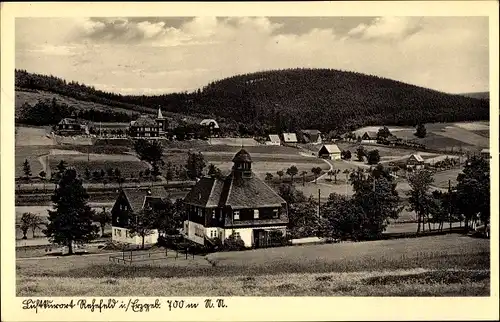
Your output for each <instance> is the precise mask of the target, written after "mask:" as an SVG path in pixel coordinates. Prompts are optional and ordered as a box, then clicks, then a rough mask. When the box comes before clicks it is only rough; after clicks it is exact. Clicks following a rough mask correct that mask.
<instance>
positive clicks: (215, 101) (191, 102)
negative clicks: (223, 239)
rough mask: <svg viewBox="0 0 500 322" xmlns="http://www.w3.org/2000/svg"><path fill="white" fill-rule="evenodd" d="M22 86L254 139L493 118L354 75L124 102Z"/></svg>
mask: <svg viewBox="0 0 500 322" xmlns="http://www.w3.org/2000/svg"><path fill="white" fill-rule="evenodd" d="M16 86H18V87H21V88H25V89H26V88H28V89H38V90H45V91H52V92H56V93H60V94H64V95H67V96H71V97H75V98H78V99H82V100H85V101H92V102H98V103H102V104H107V105H110V106H114V107H117V108H124V109H133V110H137V109H144V108H145V109H150V110H153V109H156V108H157V107H158V106H162V109H163V110H165V111H170V112H175V113H182V114H188V115H192V116H201V115H209V116H213V117H217V118H218V119H220V120H221V121H222V122H225V121H231V122H236V123H238V124H239V126H240V130H242V131H243V132H245V131H247V132H249V133H265V132H268V131H277V132H281V131H286V130H290V131H295V130H298V129H301V128H302V129H303V128H317V129H319V130H321V131H323V132H328V131H331V130H337V131H345V130H349V129H354V128H358V127H361V126H366V125H375V124H387V125H415V124H416V123H418V122H424V123H429V122H457V121H473V120H486V119H489V103H488V101H487V100H480V99H475V98H469V97H465V96H462V95H452V94H446V93H442V92H438V91H435V90H430V89H426V88H422V87H418V86H414V85H409V84H405V83H402V82H398V81H394V80H390V79H384V78H380V77H377V76H368V75H364V74H360V73H354V72H344V71H339V70H329V69H289V70H276V71H264V72H257V73H252V74H246V75H237V76H233V77H229V78H226V79H223V80H219V81H216V82H212V83H210V84H208V85H207V86H205V87H204V88H203V89H200V90H197V91H195V92H193V93H174V94H165V95H156V96H144V95H142V96H125V95H120V94H115V93H107V92H103V91H99V90H96V89H95V88H93V87H89V86H85V85H82V84H78V83H76V82H69V83H68V82H66V81H65V80H62V79H59V78H57V77H53V76H44V75H36V74H30V73H28V72H26V71H19V70H18V71H16Z"/></svg>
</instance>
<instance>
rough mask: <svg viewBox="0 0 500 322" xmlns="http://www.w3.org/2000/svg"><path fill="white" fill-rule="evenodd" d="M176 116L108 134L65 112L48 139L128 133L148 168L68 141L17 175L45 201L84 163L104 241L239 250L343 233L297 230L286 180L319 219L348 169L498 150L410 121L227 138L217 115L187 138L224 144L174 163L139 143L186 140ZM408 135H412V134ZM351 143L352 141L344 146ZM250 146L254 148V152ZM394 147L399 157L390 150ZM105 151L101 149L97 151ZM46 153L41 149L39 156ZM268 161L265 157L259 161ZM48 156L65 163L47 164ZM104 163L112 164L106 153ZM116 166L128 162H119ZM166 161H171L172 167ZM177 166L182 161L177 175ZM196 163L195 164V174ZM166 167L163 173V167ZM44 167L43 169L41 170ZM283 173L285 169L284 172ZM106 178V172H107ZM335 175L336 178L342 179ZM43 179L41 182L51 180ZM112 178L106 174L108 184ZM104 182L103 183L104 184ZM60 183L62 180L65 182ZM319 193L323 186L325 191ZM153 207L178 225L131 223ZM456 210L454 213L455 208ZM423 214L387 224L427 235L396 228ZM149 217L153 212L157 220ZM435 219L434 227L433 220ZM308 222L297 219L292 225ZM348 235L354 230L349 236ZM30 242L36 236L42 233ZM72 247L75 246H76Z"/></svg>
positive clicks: (39, 227) (441, 165)
mask: <svg viewBox="0 0 500 322" xmlns="http://www.w3.org/2000/svg"><path fill="white" fill-rule="evenodd" d="M169 124H171V123H170V122H169V119H168V118H167V117H164V116H163V114H162V111H161V109H160V108H159V109H158V111H157V113H156V115H155V116H150V115H141V116H139V118H138V119H137V120H134V121H131V122H130V123H129V124H128V126H127V127H125V126H126V125H125V124H124V125H122V128H121V129H120V130H113V131H109V130H108V131H107V132H106V134H103V133H102V128H103V124H102V123H101V124H99V125H97V124H94V125H93V126H92V125H91V123H90V122H82V121H80V120H77V119H70V118H65V119H62V120H61V121H60V122H59V123H58V124H57V125H56V126H54V127H53V128H52V131H51V133H50V134H49V133H47V134H46V135H45V136H46V137H45V139H49V138H50V139H51V140H54V141H56V139H55V138H56V137H57V138H63V139H64V138H66V141H65V142H64V143H63V144H62V145H61V147H63V146H64V148H65V149H67V147H68V146H71V145H70V144H68V143H67V142H68V141H67V139H68V138H73V139H75V138H76V139H77V140H81V138H82V137H83V138H85V137H88V138H89V139H90V142H92V141H93V142H98V140H101V141H102V140H106V142H109V143H108V144H110V145H111V146H112V145H113V140H117V142H120V143H119V144H123V141H126V142H130V143H131V144H132V145H134V144H135V150H134V149H132V150H131V151H132V152H129V153H134V154H136V155H137V157H138V159H140V160H141V163H146V164H147V165H148V167H149V168H145V169H144V171H140V172H139V174H138V175H137V177H136V178H134V175H133V173H130V169H126V168H122V167H120V166H119V167H116V168H115V169H113V168H111V170H109V169H106V171H104V170H103V169H100V172H99V171H95V170H93V171H91V170H89V167H90V165H91V164H92V162H91V156H90V154H89V153H88V154H87V155H85V153H78V154H77V156H79V162H78V163H77V168H74V167H72V166H73V164H72V161H71V160H72V159H71V156H73V154H72V152H71V150H60V151H62V152H64V153H62V154H61V155H59V156H57V155H56V156H57V157H58V159H56V160H53V161H52V162H46V163H45V164H44V166H45V168H43V170H42V171H41V172H40V176H39V178H36V177H31V178H30V177H29V176H26V174H28V173H27V172H26V170H27V169H26V167H28V168H30V164H29V163H26V162H27V159H26V160H24V162H23V171H24V174H25V175H24V176H20V177H19V181H18V184H17V187H18V189H19V190H18V192H17V193H16V194H17V197H18V198H19V199H23V198H24V199H31V200H33V197H35V199H36V198H38V200H42V201H41V204H46V202H43V200H46V201H48V199H47V198H48V195H50V193H51V191H52V190H53V189H54V188H50V189H49V188H48V186H50V185H51V184H52V185H54V184H57V181H58V180H60V179H61V177H62V176H63V175H64V171H65V170H66V168H67V169H78V170H80V171H81V172H85V179H83V181H85V182H87V184H86V187H87V189H89V191H92V193H93V196H92V197H91V200H92V199H93V198H96V200H95V201H94V203H96V204H99V203H101V204H105V205H107V206H108V207H106V206H103V207H99V208H96V209H95V210H96V211H97V213H98V214H97V215H96V216H95V217H96V218H99V217H102V218H101V219H100V220H101V221H100V225H101V228H102V231H101V238H100V241H101V243H102V242H104V241H106V240H108V241H106V243H112V244H113V245H114V247H115V248H117V249H134V248H140V249H144V247H145V246H147V247H151V246H153V245H156V244H158V243H159V242H160V243H161V242H163V243H165V242H166V240H165V238H166V237H168V236H170V237H171V238H174V239H175V240H176V241H177V242H178V241H179V240H184V242H183V245H184V246H183V247H184V248H188V247H189V246H187V245H190V246H191V249H195V248H198V249H199V250H198V251H204V252H207V251H216V250H222V249H225V245H226V244H227V245H228V246H227V247H229V249H233V248H234V249H235V250H240V249H245V248H262V247H270V246H285V245H299V244H310V243H314V244H317V243H326V242H332V241H337V240H340V239H339V238H333V239H332V238H326V237H325V236H321V234H320V233H319V230H318V231H314V229H312V228H311V227H312V226H314V225H318V222H315V223H312V222H311V223H309V224H306V226H307V225H309V226H311V227H308V229H309V230H310V235H307V234H306V235H304V234H294V233H290V229H289V227H288V226H289V224H290V221H289V218H288V217H289V215H288V213H289V212H290V208H291V207H293V205H291V204H289V202H290V200H285V199H284V198H283V196H286V193H285V192H283V190H284V188H283V187H284V186H287V185H288V186H291V187H293V189H295V185H296V186H297V189H295V190H296V193H299V194H300V195H302V196H304V197H306V198H312V200H313V202H311V203H310V205H309V206H310V207H311V208H314V209H309V210H310V211H312V212H313V213H316V214H317V215H315V216H317V217H318V218H317V220H321V214H320V209H321V203H322V202H323V203H325V202H326V203H327V202H328V197H329V195H330V193H341V194H344V195H345V196H351V195H352V194H353V191H352V190H353V189H352V187H349V186H350V185H351V182H350V180H351V179H350V178H349V177H351V178H352V174H354V173H356V171H361V173H363V174H364V173H365V172H366V173H371V171H373V169H376V168H377V166H378V167H380V168H381V169H384V171H386V172H387V173H388V174H389V175H390V178H391V180H392V179H394V180H395V181H396V182H398V183H399V184H400V185H401V184H405V181H408V178H409V176H411V175H412V174H413V173H415V172H417V171H419V170H424V169H425V170H427V171H429V172H430V173H434V176H438V177H439V174H440V173H442V172H451V173H456V174H458V173H459V171H460V170H461V169H462V168H463V166H464V165H465V163H466V162H468V161H467V160H469V158H472V157H473V158H476V156H477V157H478V158H484V159H486V160H488V159H489V158H490V155H489V150H488V149H486V148H483V149H479V148H477V147H475V149H474V150H466V151H464V150H461V149H457V150H455V151H447V153H443V152H444V151H441V150H437V149H436V148H435V149H432V148H429V149H426V148H425V146H424V145H423V144H420V143H418V142H417V140H414V139H413V140H408V139H407V138H406V139H405V138H402V137H401V136H402V134H401V133H399V132H403V133H404V135H405V137H407V136H408V129H398V128H394V129H393V133H395V134H392V133H391V131H390V130H389V129H388V128H387V127H381V128H379V130H378V131H373V130H372V129H368V130H366V131H363V129H361V130H358V131H355V132H349V133H345V134H344V135H341V136H340V137H337V138H333V139H331V138H330V139H325V138H324V135H323V134H322V133H321V132H320V131H318V130H314V129H307V130H301V131H298V132H297V133H280V134H269V135H268V136H267V138H266V139H265V140H264V139H262V138H260V139H254V138H252V139H249V138H240V139H238V138H234V137H233V138H225V137H222V136H221V128H220V126H219V124H218V123H217V121H216V120H215V119H204V120H202V121H201V122H200V123H199V124H198V126H196V124H195V125H194V126H193V125H191V127H190V128H191V129H194V130H192V131H191V132H189V131H188V132H185V137H183V138H182V142H190V141H193V142H199V141H201V142H210V141H215V140H219V141H221V143H219V144H217V143H216V144H211V145H208V144H207V147H210V148H209V149H208V151H205V152H203V153H202V154H200V153H198V154H199V155H201V160H196V155H195V153H194V152H192V149H189V151H187V154H188V155H189V159H188V160H186V162H187V163H186V164H185V165H182V164H181V165H178V168H175V166H172V164H171V162H170V161H168V157H167V158H166V159H167V163H168V166H167V165H166V163H165V162H164V161H163V157H164V156H171V154H169V152H170V151H169V149H168V148H165V149H164V148H160V152H158V151H157V152H156V154H158V153H160V154H161V155H160V156H159V157H157V159H156V160H155V159H154V157H153V159H152V157H151V156H149V155H141V152H140V151H138V150H137V142H146V144H150V145H152V146H155V142H156V143H158V142H160V144H159V146H163V144H165V143H164V142H170V143H167V146H168V144H175V142H178V140H177V138H176V136H175V135H174V134H173V133H174V132H176V131H175V129H173V128H172V127H171V126H169ZM104 128H107V127H106V124H104ZM457 128H458V127H457ZM417 131H418V129H417ZM424 131H425V129H424ZM91 133H98V134H97V135H94V134H91ZM415 133H416V132H415ZM398 134H399V135H398ZM410 135H411V136H413V137H414V135H413V133H410ZM231 141H232V142H231ZM56 142H57V141H56ZM69 142H71V140H70V141H69ZM132 142H134V143H132ZM161 142H163V143H161ZM239 142H241V144H240V143H239ZM51 144H52V143H51ZM94 144H95V143H94ZM101 144H102V143H101ZM245 144H247V146H245ZM464 145H465V144H464ZM73 146H80V147H82V146H83V147H86V146H87V145H78V143H76V144H75V145H73ZM339 146H340V147H339ZM87 147H88V146H87ZM218 147H224V149H225V151H213V150H212V149H214V148H218ZM346 147H347V148H350V149H346ZM228 148H229V149H228ZM276 149H279V150H276ZM51 151H54V150H53V149H52V150H51ZM230 151H232V152H230ZM248 151H256V153H249V152H248ZM379 151H382V152H379ZM235 152H236V153H235ZM391 152H393V153H394V154H395V155H396V156H389V154H391ZM401 152H404V153H405V154H402V153H401ZM436 152H437V153H436ZM147 153H149V152H146V154H147ZM153 153H155V152H153ZM381 153H382V154H383V155H382V156H381ZM179 154H180V153H179ZM97 155H98V154H95V153H94V154H93V155H92V158H95V156H97ZM101 155H102V156H104V155H103V154H101ZM204 155H205V158H208V160H209V161H211V162H210V163H209V164H208V163H206V162H205V160H204ZM222 155H223V156H222ZM252 155H253V156H254V157H253V158H252ZM48 157H52V158H54V157H55V156H54V155H52V156H51V155H50V153H49V155H48V156H47V159H48ZM66 157H68V158H66ZM85 158H87V162H85ZM287 158H289V159H290V162H289V165H288V167H287V166H286V162H282V161H285V160H286V159H287ZM40 159H43V158H42V157H40ZM82 159H83V160H82ZM115 159H116V160H117V161H118V159H120V161H121V160H123V161H125V159H126V158H125V155H124V157H122V158H120V157H119V155H118V156H117V157H115ZM253 159H255V161H253ZM75 161H76V159H75ZM82 161H83V164H84V165H85V163H86V168H85V171H82ZM294 161H299V162H294ZM190 162H192V163H197V162H198V163H200V164H199V165H194V168H195V169H194V170H192V169H190V166H189V163H190ZM160 163H161V164H163V166H159V164H160ZM261 163H263V166H261V165H260V164H261ZM273 163H275V164H273ZM50 164H54V165H57V166H56V167H53V168H49V167H50ZM66 164H67V167H66ZM103 164H104V165H106V161H104V163H103ZM277 164H283V165H284V166H283V168H282V169H278V168H277V171H276V172H274V173H273V172H271V171H272V169H273V168H274V166H275V165H277ZM75 165H76V164H75ZM117 165H120V164H119V163H117ZM124 165H125V164H124ZM297 165H299V166H297ZM303 166H306V167H307V166H309V168H308V169H307V168H305V169H304V167H303ZM166 167H168V169H165V168H166ZM171 167H173V168H175V169H176V173H175V174H174V173H173V170H172V169H173V168H171ZM196 167H198V169H196ZM299 167H300V169H299ZM162 168H163V169H162ZM164 169H165V170H166V173H165V170H164ZM56 170H57V171H56ZM183 170H184V171H183ZM304 170H305V171H304ZM29 171H31V170H30V169H29ZM189 171H191V172H193V173H191V174H188V172H189ZM207 171H208V172H207ZM81 172H80V173H77V176H78V178H81V177H83V173H81ZM162 172H164V175H161V174H162ZM196 172H197V173H196ZM47 173H52V174H51V177H50V178H47ZM42 174H43V175H44V177H42V179H40V177H41V175H42ZM276 176H277V177H279V179H278V180H277V178H276ZM448 176H449V175H448ZM104 177H107V180H106V179H104ZM286 177H289V178H286ZM294 177H295V178H294ZM327 177H329V179H328V178H327ZM332 177H335V180H333V179H332ZM337 177H338V178H337ZM341 177H342V178H343V179H341ZM337 179H338V180H337ZM452 179H453V180H454V179H456V178H451V179H449V180H447V182H446V180H445V182H440V186H432V185H429V186H428V187H427V188H426V189H429V188H430V189H431V190H434V191H438V192H441V193H443V192H448V193H449V192H450V191H451V190H450V189H451V183H450V182H451V180H452ZM440 180H441V179H440ZM40 181H43V184H42V185H43V188H42V186H41V184H40ZM106 181H108V182H107V183H106ZM169 181H170V182H169ZM306 181H307V186H306ZM337 181H338V182H337ZM28 182H29V183H28ZM98 182H101V185H99V184H98ZM406 185H407V183H406ZM54 187H56V189H57V185H55V186H54ZM280 189H281V190H280ZM322 190H323V192H322ZM99 191H101V195H102V194H107V198H104V199H106V202H102V201H103V199H102V197H99V196H100V194H99ZM321 193H323V199H322V198H321ZM280 194H281V195H280ZM44 195H45V196H46V197H44ZM94 195H95V196H96V197H94ZM110 195H112V196H113V198H114V200H113V199H110V198H109V197H110ZM325 198H326V199H325ZM176 199H178V200H176ZM292 199H293V198H292ZM172 202H178V203H179V204H181V203H182V206H180V207H181V210H179V209H176V211H172V206H173V203H172ZM153 205H154V206H153ZM35 207H36V206H35ZM169 207H170V208H169ZM21 208H22V207H21ZM28 208H29V207H28ZM148 209H149V210H150V211H153V212H155V213H156V214H157V215H159V216H160V217H162V216H163V217H172V218H170V219H169V220H167V221H168V222H169V225H170V226H169V227H168V228H167V229H163V230H162V229H161V228H160V227H158V226H154V225H147V224H144V227H142V228H141V229H142V232H141V231H140V229H139V231H138V227H135V228H132V229H131V228H130V227H131V222H134V218H136V219H135V220H137V217H136V216H138V215H139V213H141V212H144V211H146V210H148ZM448 215H449V216H451V214H448ZM174 216H175V219H174V218H173V217H174ZM315 216H313V217H310V218H309V220H312V221H315V220H316V219H315ZM34 217H37V216H36V215H34V214H32V213H29V212H27V213H23V214H20V217H18V220H19V221H18V231H22V232H23V235H22V236H23V238H22V239H21V240H19V241H18V243H17V244H18V245H19V246H21V245H23V244H24V245H28V244H30V243H29V242H30V241H29V240H28V237H27V234H26V233H27V230H28V229H31V228H32V230H33V236H34V235H35V231H36V232H37V233H38V234H39V233H40V232H41V231H43V225H46V222H45V221H44V220H43V219H40V218H39V217H37V219H34ZM417 217H418V230H420V216H417V215H415V214H414V213H412V212H409V211H404V214H403V217H400V218H399V219H397V218H394V219H389V218H387V220H388V223H389V230H390V229H393V230H394V231H397V232H398V233H399V232H401V233H406V234H412V233H420V234H422V233H421V232H419V231H417V230H416V229H415V224H413V225H412V228H410V229H408V228H406V231H404V229H403V230H401V228H400V227H398V225H399V226H401V227H403V226H405V225H406V227H410V225H409V224H410V223H415V222H416V218H417ZM436 217H437V215H436ZM42 218H43V217H42ZM450 218H451V217H450ZM446 219H447V218H446ZM159 220H160V222H161V221H165V220H164V218H160V219H159ZM426 220H427V221H428V223H429V229H428V231H427V234H429V233H432V232H433V231H434V232H436V231H442V228H436V227H438V226H439V227H442V225H443V223H442V222H440V221H449V220H444V219H440V220H439V219H432V218H430V217H429V218H425V219H424V218H422V223H421V224H422V230H423V231H425V221H426ZM469 220H470V227H469V228H468V229H472V231H476V230H477V231H478V234H484V235H485V236H486V237H487V236H489V227H487V225H485V223H484V222H482V221H481V220H478V218H476V217H474V218H470V219H468V220H467V221H469ZM30 221H31V222H30ZM151 221H153V220H152V219H151ZM431 222H432V227H433V228H430V227H431V226H430V223H431ZM449 224H450V229H451V227H452V226H453V227H454V228H455V225H457V224H459V225H460V226H462V219H460V220H456V222H454V223H452V222H449ZM464 224H465V225H466V226H467V224H469V223H466V222H465V219H464ZM477 227H480V228H481V227H482V229H477ZM163 228H165V227H163ZM302 228H303V227H294V228H293V229H292V230H300V229H302ZM316 229H319V228H316ZM108 230H111V236H110V237H111V238H110V239H106V238H104V239H103V237H104V236H107V234H106V233H105V231H108ZM483 230H484V232H483ZM167 231H168V232H169V234H167ZM453 231H454V230H453ZM160 232H162V233H160ZM386 233H387V234H386V235H387V236H390V235H391V233H388V232H386ZM294 235H296V236H294ZM393 235H394V233H393ZM396 235H397V234H396ZM403 235H404V234H403ZM18 236H19V235H18ZM42 236H43V234H42ZM296 237H299V238H296ZM346 237H347V236H346ZM350 238H352V236H351V237H350ZM350 238H349V237H347V240H349V239H350ZM233 239H235V240H236V243H237V244H238V245H239V246H237V247H236V246H234V245H233V244H232V242H233ZM35 240H36V239H35ZM42 240H47V238H42ZM75 242H76V241H75ZM32 243H33V245H36V242H35V241H33V242H32ZM41 245H45V247H46V249H45V252H46V253H47V245H49V244H47V242H41ZM63 246H64V247H63V248H61V249H60V248H57V247H56V248H54V251H52V252H55V253H57V252H61V254H64V253H67V252H68V251H70V252H73V250H69V249H68V247H67V246H68V245H63ZM71 246H72V247H73V245H71ZM78 247H79V249H80V251H85V252H87V250H85V247H84V248H82V247H81V245H80V246H78ZM235 247H236V248H235ZM49 253H50V252H49ZM49 253H47V254H49ZM47 254H46V255H47Z"/></svg>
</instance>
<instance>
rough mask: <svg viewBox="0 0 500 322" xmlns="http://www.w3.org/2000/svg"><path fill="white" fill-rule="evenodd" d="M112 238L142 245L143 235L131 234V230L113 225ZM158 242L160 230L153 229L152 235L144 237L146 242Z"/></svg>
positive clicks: (121, 241) (146, 243)
mask: <svg viewBox="0 0 500 322" xmlns="http://www.w3.org/2000/svg"><path fill="white" fill-rule="evenodd" d="M112 240H113V241H115V242H119V243H127V244H133V245H142V237H141V236H137V235H136V236H134V237H132V236H130V234H129V230H128V229H126V228H121V227H112ZM157 242H158V230H156V229H155V230H153V233H152V234H151V235H148V236H146V237H144V244H145V245H148V244H156V243H157Z"/></svg>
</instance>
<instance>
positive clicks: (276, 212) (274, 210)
mask: <svg viewBox="0 0 500 322" xmlns="http://www.w3.org/2000/svg"><path fill="white" fill-rule="evenodd" d="M273 218H275V219H276V218H278V209H273Z"/></svg>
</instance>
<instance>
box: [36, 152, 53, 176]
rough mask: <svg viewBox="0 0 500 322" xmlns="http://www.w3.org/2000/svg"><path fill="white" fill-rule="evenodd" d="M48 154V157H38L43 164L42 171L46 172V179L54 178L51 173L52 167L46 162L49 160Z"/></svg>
mask: <svg viewBox="0 0 500 322" xmlns="http://www.w3.org/2000/svg"><path fill="white" fill-rule="evenodd" d="M48 156H49V155H48V154H46V155H42V156H40V157H38V161H39V162H40V163H41V164H42V169H43V171H45V177H46V178H49V179H50V177H52V173H51V171H50V165H49V163H48V162H46V160H47V159H48Z"/></svg>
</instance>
